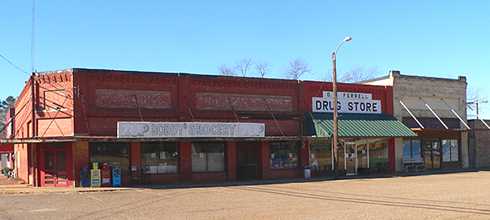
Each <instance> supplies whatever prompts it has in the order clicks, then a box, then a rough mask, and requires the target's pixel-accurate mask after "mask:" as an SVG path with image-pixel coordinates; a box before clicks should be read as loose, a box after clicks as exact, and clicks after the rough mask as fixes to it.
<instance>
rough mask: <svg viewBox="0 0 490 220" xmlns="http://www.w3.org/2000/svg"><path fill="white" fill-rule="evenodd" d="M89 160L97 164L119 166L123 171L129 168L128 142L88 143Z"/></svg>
mask: <svg viewBox="0 0 490 220" xmlns="http://www.w3.org/2000/svg"><path fill="white" fill-rule="evenodd" d="M90 162H92V163H93V162H98V163H99V166H101V165H102V164H104V163H107V164H108V165H110V166H113V167H114V166H117V167H120V168H121V170H122V171H123V173H124V172H128V170H129V144H128V143H104V142H96V143H90Z"/></svg>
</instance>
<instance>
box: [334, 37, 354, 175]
mask: <svg viewBox="0 0 490 220" xmlns="http://www.w3.org/2000/svg"><path fill="white" fill-rule="evenodd" d="M351 40H352V37H350V36H348V37H345V38H344V40H343V41H342V42H340V44H339V45H338V46H337V48H335V51H333V52H332V64H333V71H332V93H333V134H332V135H333V139H332V146H333V147H332V150H333V151H334V158H333V163H332V170H333V171H334V172H335V170H336V166H335V164H336V163H337V161H338V155H337V151H338V149H337V143H338V132H339V128H338V109H337V101H338V99H337V51H338V50H339V49H340V47H341V46H342V45H343V44H344V43H345V42H349V41H351ZM344 153H345V152H344Z"/></svg>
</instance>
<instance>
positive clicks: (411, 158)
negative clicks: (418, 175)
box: [403, 139, 422, 163]
mask: <svg viewBox="0 0 490 220" xmlns="http://www.w3.org/2000/svg"><path fill="white" fill-rule="evenodd" d="M421 150H422V149H421V142H420V140H418V139H405V140H403V161H404V162H411V163H414V162H422V152H421Z"/></svg>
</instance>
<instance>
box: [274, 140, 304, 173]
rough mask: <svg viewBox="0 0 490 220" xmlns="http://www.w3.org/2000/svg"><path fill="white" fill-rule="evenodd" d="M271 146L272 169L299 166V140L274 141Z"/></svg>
mask: <svg viewBox="0 0 490 220" xmlns="http://www.w3.org/2000/svg"><path fill="white" fill-rule="evenodd" d="M269 146H270V166H271V168H272V169H288V168H297V167H298V165H299V159H298V155H299V144H298V143H297V142H272V143H270V145H269Z"/></svg>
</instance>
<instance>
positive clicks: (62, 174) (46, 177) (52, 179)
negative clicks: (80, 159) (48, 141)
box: [39, 144, 71, 187]
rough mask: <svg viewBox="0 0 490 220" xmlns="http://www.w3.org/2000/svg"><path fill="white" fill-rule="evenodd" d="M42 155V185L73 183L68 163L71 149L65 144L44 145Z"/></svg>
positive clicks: (57, 185)
mask: <svg viewBox="0 0 490 220" xmlns="http://www.w3.org/2000/svg"><path fill="white" fill-rule="evenodd" d="M40 151H41V155H40V158H39V159H40V161H39V162H40V168H41V175H40V179H41V183H40V185H41V186H52V187H66V186H69V185H71V182H70V173H69V169H68V165H69V164H71V155H70V150H69V148H68V147H67V146H65V145H64V144H56V145H54V144H53V145H49V146H42V147H41V149H40Z"/></svg>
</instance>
